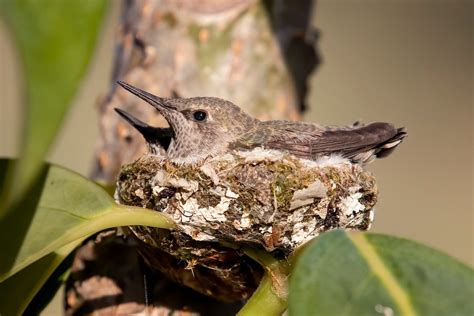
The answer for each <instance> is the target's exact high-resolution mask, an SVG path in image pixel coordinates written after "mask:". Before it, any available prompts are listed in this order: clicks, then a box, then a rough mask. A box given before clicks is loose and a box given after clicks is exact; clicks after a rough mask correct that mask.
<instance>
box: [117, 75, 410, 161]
mask: <svg viewBox="0 0 474 316" xmlns="http://www.w3.org/2000/svg"><path fill="white" fill-rule="evenodd" d="M117 83H118V84H119V85H120V86H122V87H123V88H124V89H126V90H127V91H129V92H131V93H133V94H135V95H136V96H138V97H139V98H141V99H143V100H145V101H146V102H147V103H149V104H150V105H152V106H153V107H155V108H156V109H157V110H158V111H159V113H160V114H161V115H162V116H163V117H164V118H165V119H166V120H167V122H168V124H169V125H170V127H169V128H156V127H152V126H149V125H147V124H145V123H143V122H141V121H140V120H138V119H136V118H134V117H133V116H132V115H130V114H128V113H126V112H125V111H123V110H120V109H116V111H117V112H118V113H119V114H120V115H121V116H122V117H123V118H125V119H126V120H127V121H128V122H129V123H130V124H131V125H132V126H134V127H135V128H136V129H137V130H138V131H139V132H140V133H141V134H142V135H143V137H144V138H145V140H146V141H147V143H148V146H149V149H150V152H151V153H155V154H156V153H163V152H166V155H167V158H168V159H169V160H171V161H172V162H175V163H181V164H195V163H198V162H200V161H202V160H204V159H206V158H207V157H211V156H215V155H218V154H222V153H225V152H227V151H231V150H251V149H253V148H257V147H261V148H264V149H275V150H280V151H285V152H288V153H290V154H292V155H294V156H296V157H299V158H304V159H311V160H316V159H318V158H321V157H324V156H340V157H342V158H346V159H349V160H351V161H352V162H353V163H368V162H370V161H372V160H373V159H375V158H381V157H385V156H387V155H388V154H390V153H391V152H392V151H393V150H394V149H395V147H396V146H397V145H398V144H400V142H401V141H402V140H403V138H404V137H405V136H406V135H407V133H406V132H405V129H404V128H395V127H394V126H393V125H392V124H389V123H372V124H368V125H362V126H361V125H355V126H352V127H342V128H335V127H324V126H320V125H317V124H313V123H305V122H295V121H259V120H258V119H256V118H253V117H251V116H250V115H248V114H246V113H244V112H243V111H242V110H241V109H240V108H239V107H238V106H236V105H234V104H233V103H231V102H229V101H225V100H222V99H219V98H211V97H195V98H182V99H174V98H160V97H157V96H155V95H153V94H151V93H148V92H146V91H143V90H141V89H138V88H136V87H133V86H131V85H129V84H127V83H125V82H123V81H118V82H117Z"/></svg>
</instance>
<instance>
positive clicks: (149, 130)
mask: <svg viewBox="0 0 474 316" xmlns="http://www.w3.org/2000/svg"><path fill="white" fill-rule="evenodd" d="M114 110H115V112H117V113H118V114H119V115H120V116H121V117H123V118H124V119H125V120H126V121H127V122H128V123H130V125H132V126H133V127H135V129H136V130H137V131H139V132H140V134H142V135H143V137H144V138H145V140H147V141H149V140H150V139H152V138H153V137H156V132H157V130H160V128H158V127H153V126H150V125H148V124H146V123H145V122H142V121H140V120H139V119H137V118H136V117H134V116H133V115H132V114H130V113H128V112H125V111H124V110H121V109H118V108H115V109H114Z"/></svg>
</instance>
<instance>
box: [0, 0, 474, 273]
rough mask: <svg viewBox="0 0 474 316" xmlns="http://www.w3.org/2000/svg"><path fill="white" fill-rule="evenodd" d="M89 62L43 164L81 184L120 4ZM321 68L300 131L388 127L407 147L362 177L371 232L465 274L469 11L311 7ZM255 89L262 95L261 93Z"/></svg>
mask: <svg viewBox="0 0 474 316" xmlns="http://www.w3.org/2000/svg"><path fill="white" fill-rule="evenodd" d="M110 4H111V5H110V6H109V11H108V14H107V18H106V22H105V23H104V25H103V30H102V32H101V35H100V38H99V41H98V44H97V47H96V51H95V54H94V58H93V60H92V62H91V64H90V65H89V71H88V74H87V76H86V77H85V79H84V81H83V84H82V87H81V89H80V91H79V92H78V94H77V96H76V98H75V101H74V105H73V107H72V108H71V109H70V111H69V112H68V115H67V117H66V119H65V122H64V124H63V128H62V130H61V132H60V137H59V138H58V139H57V140H56V142H55V144H54V147H53V149H52V151H51V152H50V155H49V160H50V161H53V162H55V163H58V164H60V165H63V166H66V167H68V168H71V169H73V170H76V171H78V172H80V173H81V174H83V175H89V174H90V171H91V168H92V163H93V159H94V151H95V148H96V146H97V144H96V139H97V137H98V135H99V129H98V114H97V113H98V111H97V105H96V104H97V102H96V100H97V98H99V96H102V97H103V96H104V95H105V93H106V92H107V91H108V89H109V86H110V78H111V72H112V61H113V54H114V38H115V35H116V29H117V24H118V21H119V15H120V8H119V6H120V5H119V2H115V1H114V2H111V3H110ZM313 9H314V12H313V13H314V14H313V17H312V24H313V26H315V27H316V28H317V29H318V30H319V39H318V41H317V50H318V52H319V54H320V57H321V64H320V65H319V67H318V68H317V69H316V71H315V72H314V73H313V74H312V75H311V78H310V87H309V88H310V90H309V94H308V97H307V100H306V104H307V106H308V108H307V111H306V112H305V113H304V120H306V121H311V122H318V123H320V124H327V125H346V124H350V123H352V122H354V121H356V120H360V121H363V122H371V121H387V122H392V123H394V124H395V125H397V126H405V127H406V128H407V130H408V135H409V136H408V138H407V139H406V140H405V142H404V143H403V144H402V145H401V146H400V147H399V148H398V149H397V150H396V151H395V153H394V154H393V155H392V156H390V157H389V158H387V159H384V160H378V161H376V162H375V163H374V164H372V165H371V166H370V167H369V168H370V170H371V171H372V172H373V173H374V174H375V175H376V177H377V180H378V184H379V190H380V200H379V203H378V205H377V212H376V220H375V225H374V226H373V231H376V232H381V233H387V234H394V235H397V236H403V237H407V238H411V239H414V240H418V241H420V242H423V243H425V244H428V245H431V246H433V247H435V248H437V249H441V250H443V251H445V252H447V253H448V254H451V255H454V256H455V257H457V258H459V259H460V260H462V261H463V262H465V263H468V264H470V265H473V264H474V238H473V237H474V236H473V228H474V227H473V226H474V220H473V214H474V213H473V176H474V173H473V130H472V123H473V87H474V82H473V81H474V79H473V78H474V55H473V29H474V25H473V10H474V6H473V2H472V1H460V0H457V1H444V0H426V1H423V0H418V1H417V0H413V1H408V0H407V1H388V0H387V1H369V0H367V1H349V0H347V1H342V0H339V1H333V0H319V1H317V3H316V5H315V6H314V8H313ZM2 23H3V22H1V21H0V52H1V58H0V67H1V69H0V73H1V76H0V96H1V98H0V99H1V102H0V156H8V157H12V156H17V154H18V141H19V122H20V119H21V115H22V110H21V95H20V93H21V92H20V84H21V82H22V78H21V75H20V71H19V69H20V68H19V67H20V63H19V57H18V55H17V54H16V53H15V48H14V46H13V45H12V43H13V41H12V39H11V37H10V35H9V34H8V32H7V30H6V27H5V24H2ZM261 88H262V89H264V88H265V87H264V86H263V87H261Z"/></svg>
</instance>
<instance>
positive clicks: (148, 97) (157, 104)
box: [117, 81, 176, 114]
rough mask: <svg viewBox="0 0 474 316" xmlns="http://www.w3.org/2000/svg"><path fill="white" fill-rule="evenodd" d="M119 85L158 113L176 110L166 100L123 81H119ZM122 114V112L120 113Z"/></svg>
mask: <svg viewBox="0 0 474 316" xmlns="http://www.w3.org/2000/svg"><path fill="white" fill-rule="evenodd" d="M117 84H119V85H120V86H121V87H122V88H124V89H125V90H127V91H128V92H130V93H133V94H134V95H136V96H137V97H139V98H140V99H142V100H144V101H146V102H147V103H148V104H151V105H152V106H153V107H154V108H156V109H157V110H158V111H160V112H161V111H162V110H163V109H169V110H176V108H175V107H173V106H171V105H169V104H168V102H166V100H165V99H163V98H160V97H157V96H156V95H153V94H151V93H148V92H146V91H144V90H142V89H138V88H136V87H134V86H132V85H129V84H128V83H126V82H123V81H117ZM119 114H120V112H119Z"/></svg>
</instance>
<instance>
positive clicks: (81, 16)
mask: <svg viewBox="0 0 474 316" xmlns="http://www.w3.org/2000/svg"><path fill="white" fill-rule="evenodd" d="M105 7H106V1H104V0H81V1H67V2H64V1H58V0H55V1H47V2H44V1H37V0H16V1H12V0H0V12H1V13H2V17H3V18H4V19H5V20H6V22H7V23H8V25H9V26H10V30H11V32H12V35H13V38H14V40H15V42H16V46H17V50H18V53H19V55H20V58H21V61H22V65H23V69H22V70H23V82H24V84H25V87H24V93H23V96H24V103H25V106H26V108H25V112H24V113H25V119H24V124H23V127H24V128H23V144H22V146H21V149H22V150H21V153H20V157H21V158H20V160H19V161H18V162H17V163H16V164H14V165H12V166H11V170H10V171H9V173H8V175H9V180H10V181H9V182H10V183H9V185H8V186H7V188H8V192H6V191H4V192H2V199H1V201H0V204H3V205H4V207H3V208H2V207H0V217H1V216H2V215H3V214H2V213H4V211H5V210H7V207H6V205H10V204H11V203H13V202H14V201H17V200H18V199H19V198H20V196H21V195H22V194H23V193H24V192H25V191H26V190H27V188H28V186H29V185H30V184H31V182H32V181H34V178H35V176H36V175H37V174H38V172H39V170H40V168H41V164H42V160H43V159H44V157H45V155H46V153H47V151H48V148H49V147H50V145H51V143H52V142H53V140H54V137H55V135H56V133H57V131H58V128H59V127H60V124H61V121H62V119H63V117H64V114H65V113H66V110H67V109H68V107H69V105H70V103H71V100H72V98H73V96H74V94H75V93H76V92H77V89H78V87H79V84H80V79H81V78H82V77H83V75H84V73H85V71H86V67H87V65H88V63H89V60H90V58H91V55H92V52H93V50H94V46H95V42H96V38H97V34H98V31H99V26H100V23H101V21H102V19H103V16H104V13H105ZM2 201H3V202H2ZM2 211H3V212H2Z"/></svg>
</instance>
